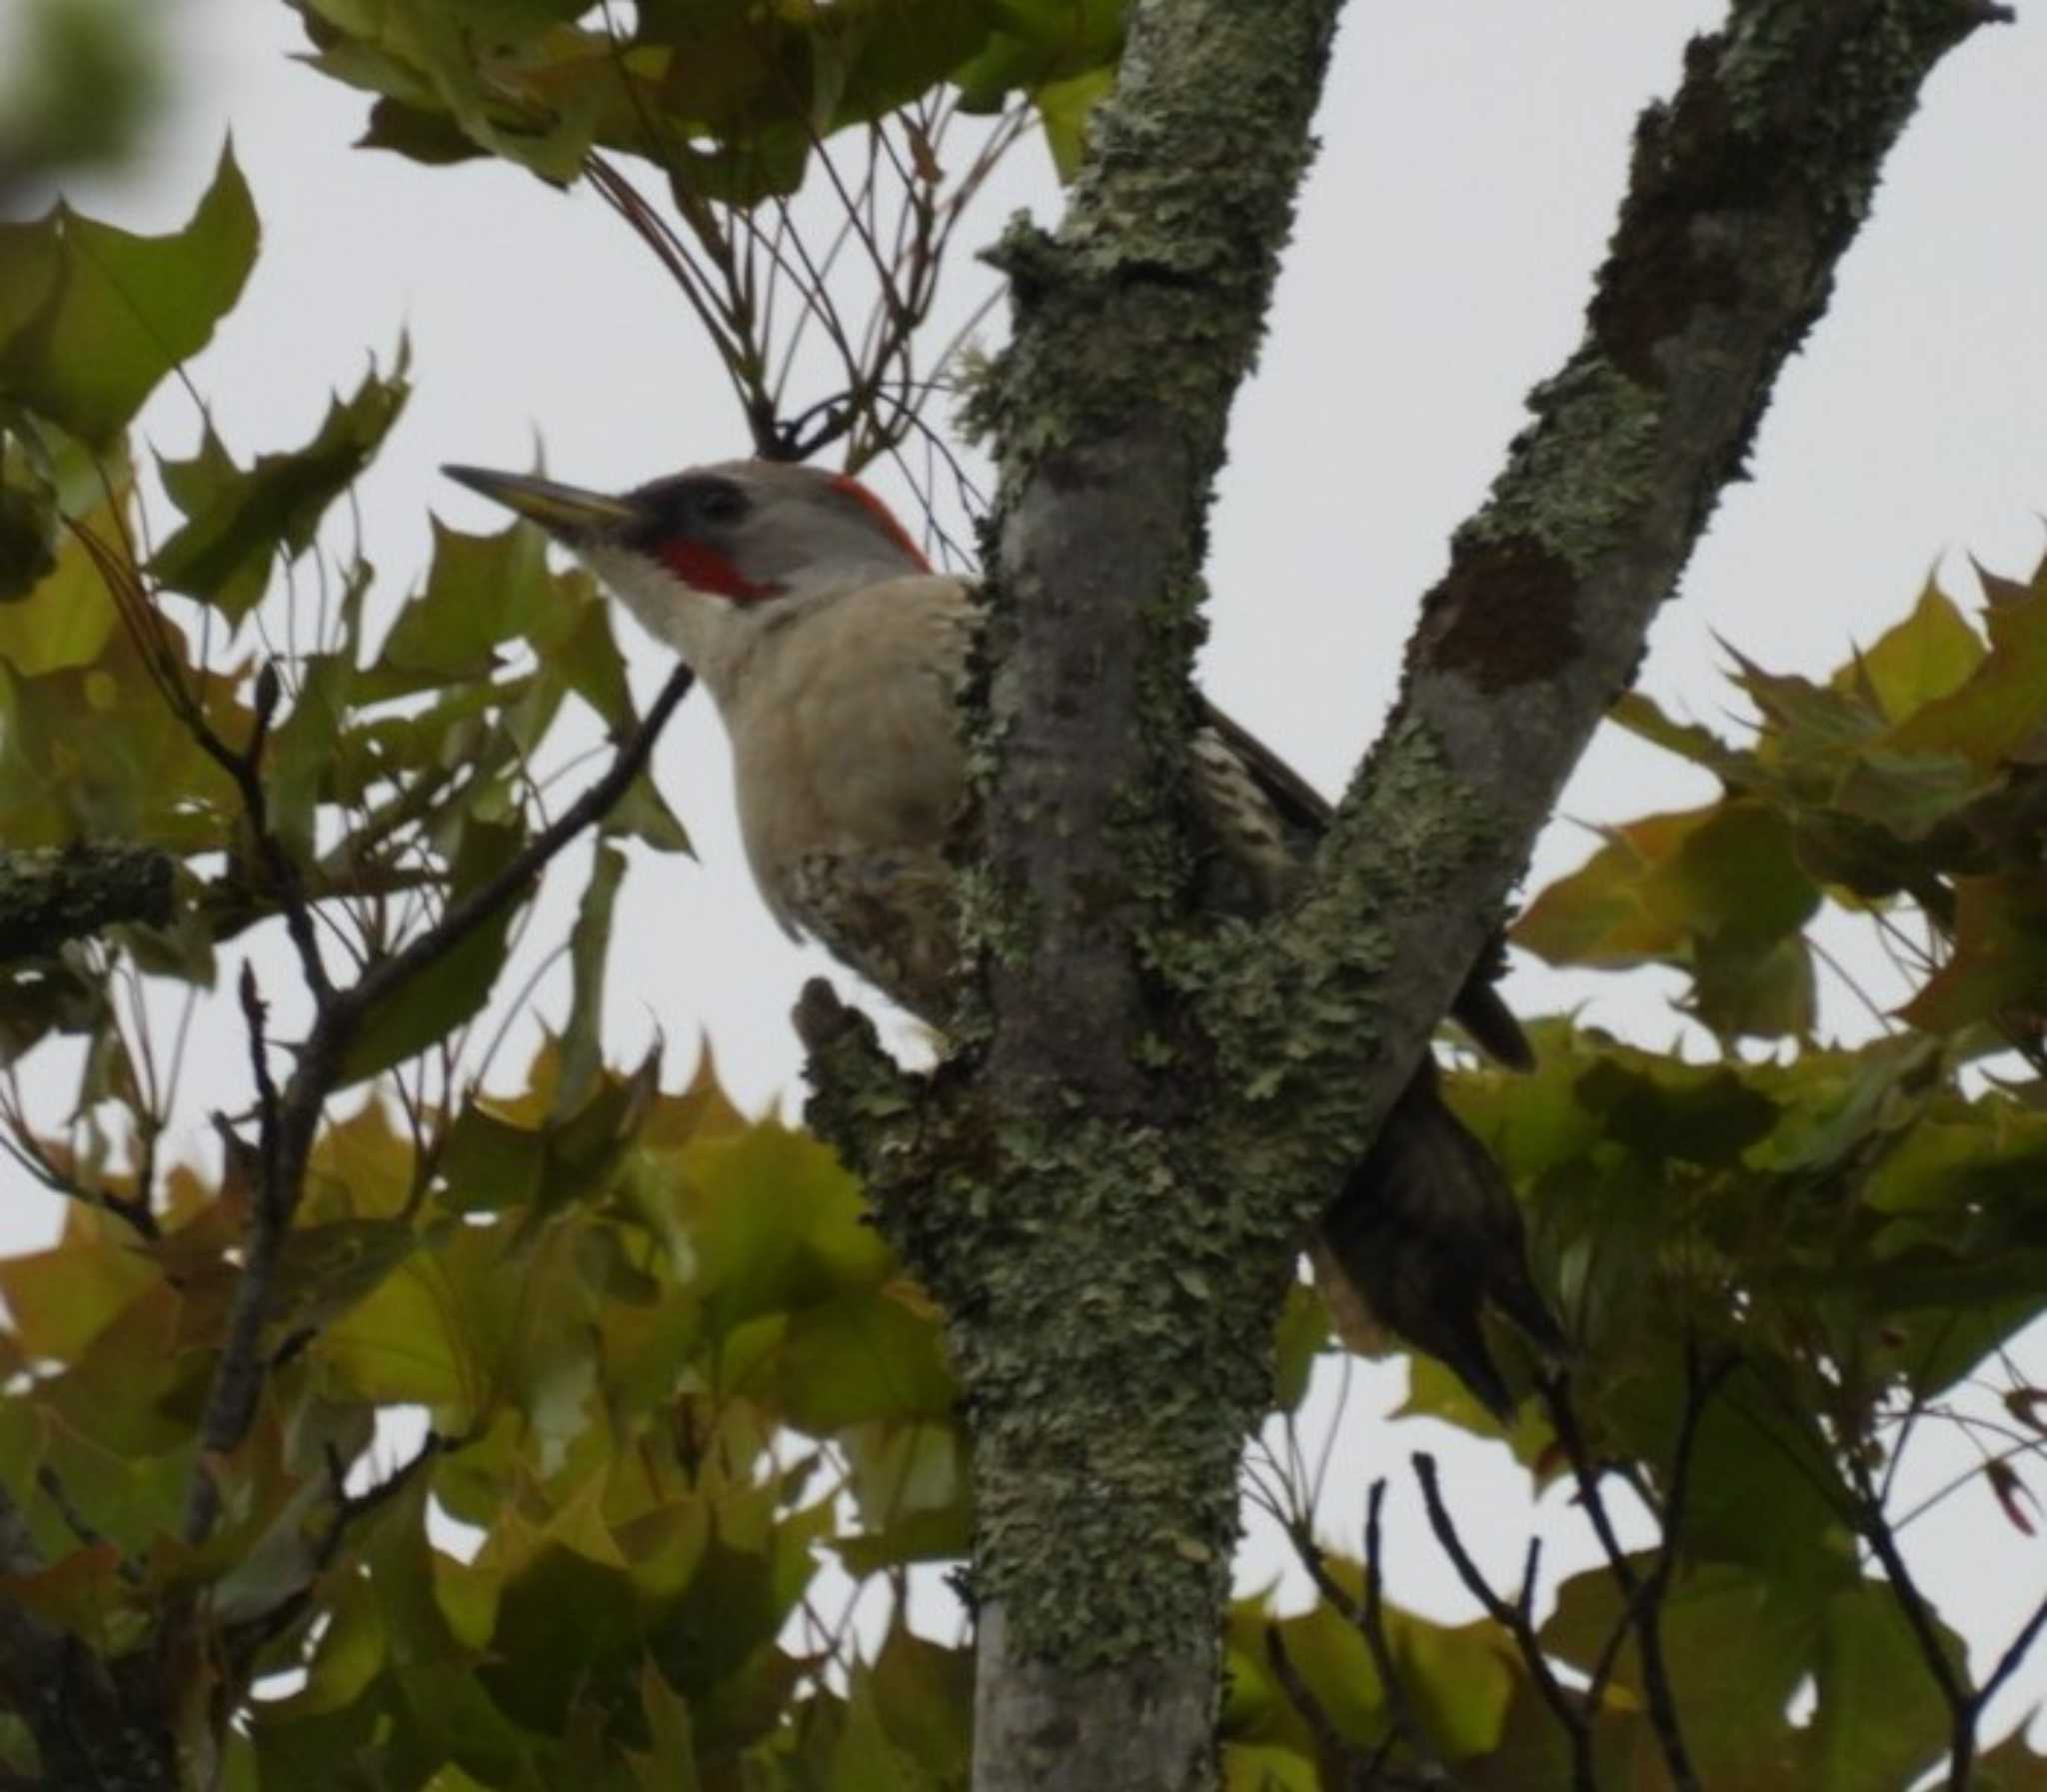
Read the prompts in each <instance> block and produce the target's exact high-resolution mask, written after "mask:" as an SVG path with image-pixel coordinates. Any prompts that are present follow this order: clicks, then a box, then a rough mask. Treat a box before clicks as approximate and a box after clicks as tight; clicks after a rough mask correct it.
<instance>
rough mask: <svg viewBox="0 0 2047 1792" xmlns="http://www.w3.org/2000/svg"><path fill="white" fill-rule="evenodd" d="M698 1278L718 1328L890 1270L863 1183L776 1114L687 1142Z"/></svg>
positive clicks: (868, 1283) (875, 1279)
mask: <svg viewBox="0 0 2047 1792" xmlns="http://www.w3.org/2000/svg"><path fill="white" fill-rule="evenodd" d="M683 1168H684V1173H685V1175H686V1176H687V1177H688V1180H689V1182H690V1184H691V1185H692V1193H693V1196H694V1199H693V1202H692V1207H693V1216H694V1221H695V1223H694V1227H693V1230H692V1242H693V1243H694V1244H695V1246H696V1249H697V1259H698V1281H697V1286H698V1287H699V1289H700V1290H701V1291H702V1293H703V1296H704V1303H705V1316H706V1320H707V1322H708V1323H709V1324H710V1326H711V1327H712V1330H713V1333H714V1335H719V1336H723V1335H724V1334H725V1333H726V1332H728V1331H730V1330H732V1329H733V1328H734V1327H736V1326H738V1325H739V1324H741V1323H742V1322H743V1321H745V1320H748V1319H751V1318H754V1317H755V1316H756V1315H759V1314H767V1313H786V1312H789V1311H791V1310H793V1309H795V1308H797V1307H801V1306H807V1305H809V1304H811V1303H813V1302H815V1301H823V1300H830V1299H832V1298H833V1297H834V1296H835V1295H839V1294H842V1293H845V1292H847V1291H849V1290H852V1289H862V1288H871V1287H874V1286H876V1285H877V1284H879V1283H880V1282H882V1281H883V1280H885V1279H886V1278H887V1276H888V1274H889V1271H890V1267H891V1264H890V1256H889V1251H888V1247H887V1246H886V1245H884V1244H883V1243H882V1241H881V1239H880V1238H879V1237H877V1236H876V1234H875V1229H874V1227H873V1226H871V1225H869V1224H868V1223H867V1221H866V1215H865V1211H864V1209H863V1207H862V1205H861V1198H860V1187H859V1184H858V1183H857V1182H855V1181H854V1179H853V1177H852V1176H850V1175H848V1174H847V1172H846V1170H845V1169H844V1167H842V1165H841V1164H840V1162H839V1159H838V1157H837V1155H836V1154H835V1153H834V1152H833V1151H832V1150H831V1149H830V1148H829V1147H828V1146H826V1145H824V1144H821V1143H820V1142H818V1141H817V1140H816V1139H813V1138H809V1137H806V1136H805V1135H803V1134H802V1133H797V1132H791V1131H789V1130H787V1129H786V1128H785V1127H782V1126H780V1125H778V1124H776V1123H775V1122H774V1121H772V1120H767V1121H763V1122H761V1123H760V1124H759V1125H756V1126H753V1127H750V1128H749V1129H748V1130H747V1131H745V1132H743V1133H739V1134H737V1135H730V1136H724V1137H709V1138H704V1139H702V1140H700V1141H697V1142H695V1143H693V1144H691V1145H690V1146H688V1147H687V1148H686V1150H685V1152H684V1155H683Z"/></svg>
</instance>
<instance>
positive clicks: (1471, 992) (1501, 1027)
mask: <svg viewBox="0 0 2047 1792" xmlns="http://www.w3.org/2000/svg"><path fill="white" fill-rule="evenodd" d="M1197 701H1198V702H1199V703H1200V706H1201V711H1200V714H1201V724H1202V727H1203V729H1204V730H1205V731H1206V732H1207V733H1208V734H1211V735H1213V736H1214V737H1215V738H1216V740H1218V741H1219V742H1220V743H1221V745H1222V746H1223V747H1224V748H1225V749H1227V751H1228V753H1229V755H1230V757H1231V758H1232V759H1233V760H1234V761H1235V762H1236V763H1237V765H1238V766H1240V767H1241V768H1242V770H1243V772H1244V774H1245V775H1246V776H1247V777H1248V778H1249V780H1250V782H1251V784H1252V785H1254V786H1255V787H1256V789H1257V793H1258V795H1259V796H1260V797H1261V798H1263V800H1264V802H1265V804H1266V805H1267V806H1268V807H1269V809H1270V810H1271V812H1272V814H1273V815H1275V816H1276V817H1277V818H1278V819H1279V821H1280V823H1281V825H1282V826H1283V827H1284V828H1285V830H1286V832H1287V834H1288V835H1289V836H1290V837H1291V838H1292V840H1293V842H1294V845H1295V850H1296V852H1298V853H1299V854H1301V855H1302V856H1305V855H1306V854H1307V853H1308V852H1310V851H1311V850H1312V849H1313V846H1314V843H1315V842H1316V841H1318V840H1320V839H1321V837H1322V835H1323V833H1324V832H1325V831H1326V830H1327V828H1328V826H1329V818H1330V816H1331V815H1332V814H1333V813H1334V811H1333V809H1332V807H1331V806H1330V804H1329V802H1328V800H1327V799H1326V798H1324V797H1323V796H1322V794H1321V793H1320V792H1319V791H1317V790H1316V789H1315V788H1314V786H1313V785H1311V784H1309V783H1308V781H1307V780H1306V779H1304V778H1303V777H1301V775H1300V774H1299V773H1298V772H1296V771H1294V769H1293V768H1292V767H1291V766H1289V765H1288V764H1287V763H1286V762H1285V761H1284V760H1282V759H1281V758H1280V757H1279V756H1278V755H1277V754H1276V753H1274V752H1273V751H1272V750H1271V749H1270V748H1269V747H1267V746H1266V745H1265V744H1264V743H1263V742H1262V741H1260V740H1259V739H1258V738H1257V736H1256V735H1254V734H1252V733H1251V732H1250V730H1248V729H1247V728H1244V727H1243V726H1242V725H1241V724H1240V723H1236V722H1233V721H1231V720H1230V718H1229V717H1227V716H1226V715H1224V714H1223V713H1222V711H1220V710H1218V709H1217V708H1216V707H1215V706H1214V705H1213V704H1212V703H1210V702H1209V701H1208V700H1207V699H1206V698H1205V697H1203V698H1199V699H1198V700H1197ZM1500 951H1501V944H1499V943H1496V944H1495V945H1494V946H1493V948H1492V949H1490V950H1488V951H1487V953H1486V954H1485V956H1484V958H1483V959H1481V960H1480V961H1479V962H1478V963H1477V964H1475V965H1473V966H1472V969H1471V974H1470V975H1469V976H1468V977H1466V978H1465V980H1464V986H1463V988H1461V989H1459V990H1458V991H1457V999H1456V1001H1455V1002H1454V1003H1452V1004H1451V1007H1450V1014H1451V1017H1452V1018H1453V1019H1454V1020H1455V1021H1456V1022H1457V1024H1458V1025H1459V1026H1461V1027H1462V1028H1463V1029H1464V1030H1465V1031H1466V1032H1467V1033H1469V1034H1470V1035H1471V1037H1472V1038H1473V1039H1474V1040H1475V1041H1476V1042H1477V1043H1478V1045H1479V1046H1480V1048H1481V1049H1483V1050H1484V1051H1485V1052H1486V1053H1487V1055H1489V1056H1491V1057H1493V1058H1496V1059H1498V1061H1499V1062H1501V1063H1503V1064H1505V1065H1507V1066H1508V1067H1509V1068H1511V1069H1515V1070H1529V1069H1533V1068H1534V1065H1535V1053H1534V1052H1533V1050H1532V1049H1531V1048H1530V1047H1529V1044H1528V1038H1527V1035H1526V1034H1525V1033H1523V1032H1522V1031H1521V1023H1520V1022H1519V1021H1518V1020H1516V1019H1515V1018H1514V1015H1513V1011H1512V1009H1510V1008H1509V1007H1508V1006H1507V1004H1506V1003H1505V1002H1503V1001H1502V1000H1500V998H1499V994H1498V992H1497V991H1496V990H1495V989H1494V988H1493V986H1492V979H1493V978H1494V977H1495V976H1497V975H1498V974H1499V968H1500V966H1499V957H1500Z"/></svg>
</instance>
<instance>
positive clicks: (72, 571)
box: [0, 463, 134, 678]
mask: <svg viewBox="0 0 2047 1792" xmlns="http://www.w3.org/2000/svg"><path fill="white" fill-rule="evenodd" d="M133 500H134V483H133V481H132V479H131V478H130V477H129V476H128V472H127V468H126V465H125V463H124V464H123V466H122V467H121V468H120V469H119V470H118V473H117V478H116V484H115V486H114V490H113V495H112V496H111V498H109V499H106V500H104V501H103V502H101V503H99V504H97V505H95V506H94V508H93V509H92V510H90V511H89V512H87V513H86V514H85V515H84V516H83V517H81V518H79V519H78V522H77V527H78V529H80V530H82V531H84V532H86V533H87V534H89V535H91V536H92V537H93V538H94V539H95V540H96V541H99V542H102V543H105V544H108V545H109V547H110V548H112V550H113V552H114V554H115V556H116V558H118V559H125V558H126V556H125V551H124V550H123V549H122V548H121V547H120V546H118V544H120V543H122V542H123V541H124V540H125V537H126V530H127V527H128V522H129V516H130V512H131V509H132V506H133ZM114 625H115V610H114V600H113V596H112V594H111V593H110V592H109V591H108V590H107V581H106V579H105V577H104V576H103V575H102V574H101V572H100V569H99V565H98V563H97V562H95V561H94V559H93V557H92V555H91V554H90V553H88V552H87V550H86V548H85V546H84V544H83V543H81V542H80V541H79V539H78V537H77V535H75V534H73V533H71V532H70V531H69V530H67V531H66V532H65V534H64V536H63V538H62V540H61V541H60V542H59V543H58V545H57V551H56V553H55V555H54V556H53V557H52V558H51V561H50V565H49V567H48V569H47V570H46V572H45V574H44V575H43V577H42V578H41V580H40V582H39V583H38V584H37V585H36V586H35V588H34V590H33V591H30V592H28V593H26V594H24V595H23V596H21V597H20V598H18V599H17V600H16V601H15V602H12V603H9V604H7V605H6V606H5V607H4V608H0V660H5V661H6V662H7V663H8V665H10V666H12V667H13V668H14V669H15V671H16V672H19V673H21V674H23V675H24V676H26V677H28V678H40V677H41V676H42V675H43V674H45V673H51V672H64V671H69V670H71V669H73V668H76V667H82V666H91V665H92V664H93V663H94V662H95V661H97V660H98V659H99V657H100V655H101V654H102V653H104V652H105V651H106V646H107V642H108V640H109V638H110V637H111V636H112V635H113V632H114Z"/></svg>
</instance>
